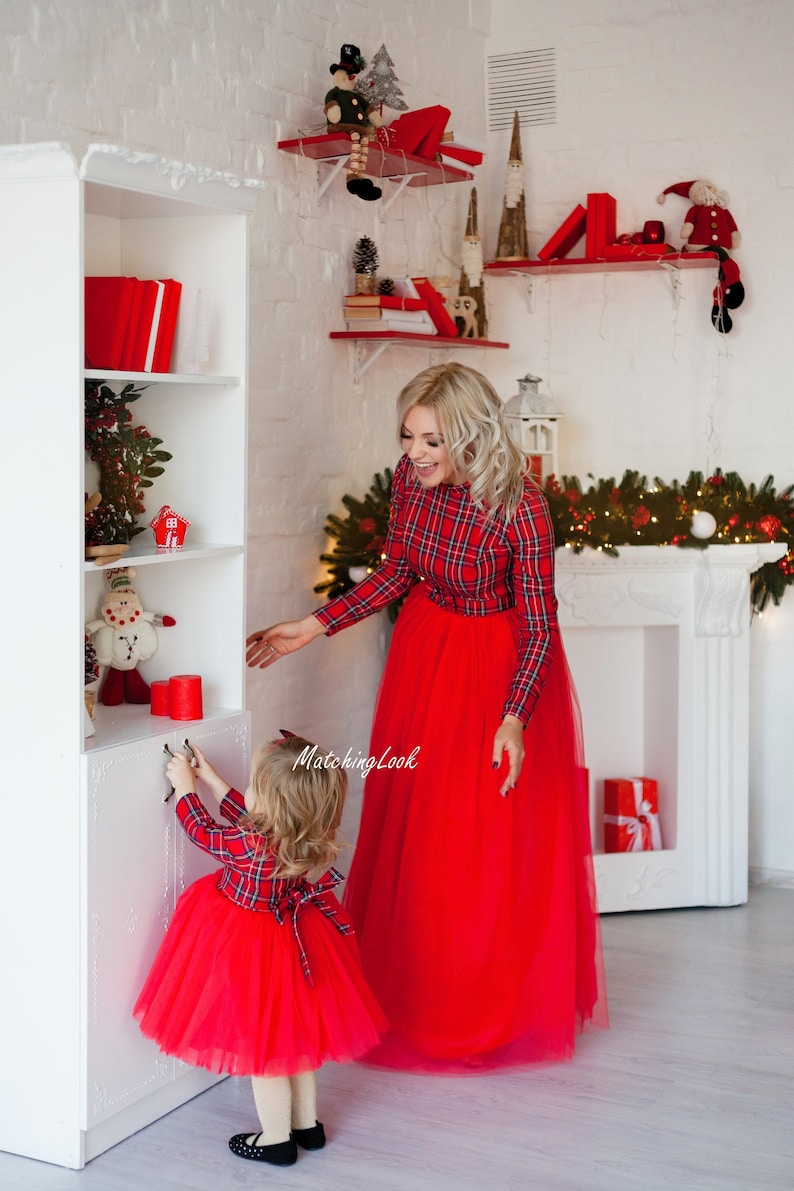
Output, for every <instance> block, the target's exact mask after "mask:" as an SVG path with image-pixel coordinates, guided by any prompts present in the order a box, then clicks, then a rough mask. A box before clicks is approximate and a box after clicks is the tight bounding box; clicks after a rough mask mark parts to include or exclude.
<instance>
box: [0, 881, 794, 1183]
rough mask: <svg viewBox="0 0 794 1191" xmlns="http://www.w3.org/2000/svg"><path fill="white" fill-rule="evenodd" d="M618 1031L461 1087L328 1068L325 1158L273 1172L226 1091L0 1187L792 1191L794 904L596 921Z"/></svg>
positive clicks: (11, 1168)
mask: <svg viewBox="0 0 794 1191" xmlns="http://www.w3.org/2000/svg"><path fill="white" fill-rule="evenodd" d="M603 933H604V944H605V951H606V960H607V978H608V983H609V993H610V1008H611V1014H612V1028H611V1030H610V1031H609V1032H607V1033H598V1034H593V1035H590V1036H588V1037H586V1038H585V1039H584V1041H583V1042H582V1044H581V1046H580V1048H579V1050H578V1051H577V1055H576V1058H575V1059H574V1061H573V1062H572V1063H570V1064H565V1065H562V1066H558V1067H547V1068H543V1069H539V1070H521V1071H513V1072H512V1073H509V1074H504V1073H503V1074H500V1075H491V1076H485V1077H477V1076H473V1077H470V1078H465V1079H438V1078H434V1077H426V1076H408V1075H398V1074H393V1073H385V1072H379V1071H372V1070H368V1069H365V1068H362V1067H358V1066H346V1067H335V1066H330V1067H327V1068H325V1069H324V1070H323V1071H322V1073H321V1076H320V1093H321V1112H320V1117H321V1119H322V1120H323V1121H324V1122H325V1125H326V1129H327V1132H328V1135H329V1145H328V1147H327V1148H326V1149H325V1150H324V1151H322V1152H321V1153H301V1156H300V1158H299V1159H298V1163H297V1165H296V1166H293V1167H291V1168H290V1169H287V1170H278V1169H275V1168H272V1167H262V1166H259V1165H257V1164H255V1163H247V1162H243V1161H241V1160H240V1159H239V1158H235V1157H234V1156H233V1155H232V1154H231V1153H230V1152H229V1150H228V1148H227V1139H228V1137H229V1136H230V1134H232V1133H235V1132H237V1131H239V1130H242V1129H255V1128H256V1121H255V1116H254V1111H253V1102H252V1099H251V1094H250V1085H249V1084H248V1082H247V1081H245V1080H236V1079H229V1080H226V1081H224V1082H223V1083H221V1084H219V1085H217V1086H216V1087H215V1088H213V1089H212V1090H211V1091H209V1092H206V1093H205V1094H204V1095H203V1096H200V1097H198V1098H197V1099H196V1100H194V1101H193V1102H192V1103H190V1104H188V1105H185V1106H184V1107H183V1108H180V1109H178V1110H177V1111H176V1112H173V1113H171V1114H170V1116H168V1117H165V1118H163V1119H162V1120H160V1121H158V1122H156V1123H155V1124H154V1125H150V1126H149V1128H147V1129H144V1130H142V1131H141V1132H140V1133H138V1134H137V1135H136V1136H135V1137H132V1138H130V1139H129V1140H127V1141H125V1142H123V1143H122V1144H120V1145H118V1146H116V1147H115V1148H114V1149H112V1150H109V1151H108V1152H107V1153H105V1154H103V1155H101V1156H100V1157H99V1158H96V1159H95V1160H94V1161H93V1162H91V1163H89V1165H88V1166H87V1167H86V1168H85V1170H83V1171H68V1170H63V1169H61V1168H59V1167H54V1166H48V1165H46V1164H43V1163H39V1162H32V1161H29V1160H26V1159H23V1158H18V1157H15V1156H13V1155H9V1154H0V1187H2V1188H4V1191H73V1189H79V1191H88V1189H91V1191H194V1189H195V1191H227V1189H231V1188H235V1189H236V1188H247V1187H251V1188H266V1187H267V1188H269V1187H283V1188H290V1189H291V1191H326V1189H327V1191H332V1189H334V1188H338V1189H339V1191H558V1189H559V1191H667V1189H672V1188H676V1189H683V1191H697V1189H699V1188H710V1189H714V1191H791V1189H792V1188H794V993H793V992H792V974H793V972H794V964H793V963H792V961H793V960H794V946H793V944H794V892H792V891H791V890H786V889H779V888H769V887H761V888H756V889H753V890H752V892H751V897H750V902H749V904H748V905H747V906H742V907H739V908H735V909H711V910H667V911H660V912H654V913H638V914H622V915H612V916H607V917H605V918H604V919H603Z"/></svg>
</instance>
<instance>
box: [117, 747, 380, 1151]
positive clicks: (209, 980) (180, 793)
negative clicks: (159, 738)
mask: <svg viewBox="0 0 794 1191" xmlns="http://www.w3.org/2000/svg"><path fill="white" fill-rule="evenodd" d="M318 751H319V750H318V749H317V747H316V746H315V745H311V744H310V743H309V742H308V741H306V740H303V739H302V738H300V737H297V736H291V735H290V736H289V737H288V738H287V739H285V740H281V741H272V742H271V743H269V744H267V745H265V746H264V747H263V748H260V749H259V751H258V752H257V753H256V755H255V757H254V760H253V764H252V766H251V780H250V784H249V786H248V789H247V790H246V791H245V794H244V795H242V794H240V793H238V791H237V790H234V789H232V787H231V786H230V785H229V783H228V782H226V781H224V779H223V778H222V777H220V775H219V774H218V773H216V771H215V770H214V769H213V767H212V766H211V765H210V763H209V762H208V761H207V759H206V757H205V756H204V754H203V753H202V752H201V751H200V749H198V748H194V750H193V752H194V753H195V758H196V759H195V762H194V764H193V765H191V763H190V762H189V761H188V759H187V757H186V756H185V754H184V753H176V754H175V755H174V757H173V759H172V760H171V761H169V763H168V767H167V772H168V776H169V777H170V779H171V783H172V785H173V787H174V792H175V801H176V814H177V817H178V819H179V821H180V823H181V825H182V827H183V828H184V830H185V832H186V833H187V835H188V836H189V837H190V839H191V840H192V841H193V843H194V844H195V845H196V846H197V847H199V848H201V849H202V850H203V851H205V852H208V853H209V854H210V855H212V856H215V857H217V858H218V860H220V861H221V863H222V865H223V867H222V869H221V870H220V871H219V872H215V873H211V874H209V875H208V876H206V877H201V878H199V880H197V881H195V882H194V883H193V884H192V885H191V886H189V887H188V889H186V890H185V892H184V893H183V894H182V896H181V897H180V899H179V902H178V903H177V907H176V910H175V912H174V917H173V919H172V921H171V924H170V926H169V927H168V930H167V932H166V935H165V938H164V939H163V941H162V943H161V945H160V949H159V951H158V953H157V956H156V957H155V960H154V963H153V965H152V968H151V971H150V973H149V975H148V977H147V978H146V982H145V984H144V986H143V989H142V991H141V994H140V996H139V998H138V1001H137V1003H136V1005H135V1008H134V1011H133V1012H134V1015H135V1017H136V1018H137V1020H138V1023H139V1025H140V1028H141V1030H142V1031H143V1033H144V1034H145V1035H146V1036H147V1037H148V1038H152V1039H153V1040H154V1041H155V1042H156V1043H157V1044H158V1045H159V1047H160V1049H161V1050H163V1051H164V1052H165V1053H166V1054H170V1055H176V1057H177V1058H179V1059H182V1060H183V1061H184V1062H185V1063H190V1064H192V1065H193V1066H196V1067H206V1068H207V1069H208V1070H209V1071H215V1072H217V1073H218V1074H231V1075H250V1076H251V1077H252V1079H251V1083H252V1087H253V1093H254V1103H255V1105H256V1110H257V1115H258V1117H259V1125H260V1129H259V1131H256V1132H253V1133H238V1134H235V1135H234V1137H232V1138H230V1139H229V1147H230V1149H231V1150H232V1152H233V1153H235V1154H237V1155H238V1156H239V1157H241V1158H250V1159H253V1160H254V1161H259V1162H267V1163H270V1164H271V1165H275V1166H291V1165H292V1164H293V1163H294V1162H295V1160H296V1158H297V1156H298V1146H300V1147H301V1148H302V1149H305V1150H319V1149H322V1148H323V1146H324V1145H325V1131H324V1129H323V1126H322V1124H321V1123H320V1122H319V1121H318V1120H317V1115H316V1107H317V1106H316V1100H317V1095H316V1082H315V1072H316V1070H317V1068H318V1067H320V1066H321V1065H322V1064H323V1063H324V1062H325V1061H326V1060H328V1059H332V1060H334V1061H336V1062H346V1061H349V1060H351V1059H354V1058H356V1057H357V1056H359V1055H361V1054H363V1053H364V1052H366V1051H368V1050H369V1049H370V1048H371V1047H372V1046H373V1045H374V1044H375V1043H376V1042H377V1041H378V1038H379V1036H380V1034H382V1033H383V1032H384V1030H385V1028H386V1022H385V1019H384V1017H383V1014H382V1012H381V1010H380V1008H379V1007H378V1005H377V1002H376V1001H375V998H374V997H373V995H372V993H371V992H370V990H369V988H368V987H367V984H366V982H365V980H364V977H363V975H362V973H361V967H360V962H359V957H358V951H357V948H356V942H355V939H354V936H353V934H352V931H351V927H350V923H349V921H348V919H347V916H346V915H345V914H344V913H343V912H342V910H341V907H340V905H339V903H338V901H337V900H336V896H335V894H334V892H333V890H334V886H335V885H336V884H337V883H338V882H339V881H340V880H341V876H340V874H339V873H338V872H337V871H336V870H335V869H333V868H329V865H330V864H331V863H332V862H333V861H334V859H335V858H336V855H337V852H338V850H339V844H338V843H337V841H336V831H337V828H338V826H339V821H340V818H341V815H342V808H343V805H344V801H345V795H346V792H347V775H346V774H345V772H344V770H343V769H342V768H341V767H340V766H337V765H334V764H333V758H332V756H331V754H329V753H325V754H322V756H323V758H324V759H325V760H327V761H328V762H329V763H328V764H324V765H319V766H318V765H316V764H313V761H314V758H315V757H316V755H317V753H318ZM196 779H199V780H201V781H202V782H203V783H204V785H205V786H206V787H207V788H208V789H209V791H210V792H211V794H212V795H213V796H214V798H215V800H216V802H217V803H218V805H219V807H220V811H221V814H222V815H223V816H224V817H225V818H226V819H228V820H229V822H230V823H231V824H232V826H230V827H222V826H220V825H219V824H218V823H216V822H215V820H214V819H213V818H212V816H211V815H210V814H209V812H208V811H207V810H206V808H205V807H204V804H203V803H202V801H201V799H200V798H199V796H198V794H197V791H196Z"/></svg>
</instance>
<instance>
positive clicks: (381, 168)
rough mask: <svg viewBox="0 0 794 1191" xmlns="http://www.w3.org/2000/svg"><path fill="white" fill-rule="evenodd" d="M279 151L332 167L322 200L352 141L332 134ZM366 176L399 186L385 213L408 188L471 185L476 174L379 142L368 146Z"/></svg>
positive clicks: (292, 142) (309, 138) (281, 143)
mask: <svg viewBox="0 0 794 1191" xmlns="http://www.w3.org/2000/svg"><path fill="white" fill-rule="evenodd" d="M278 148H279V149H281V150H282V151H283V152H284V153H294V154H296V155H297V156H299V157H306V158H308V159H309V160H310V161H316V162H317V163H318V164H322V163H325V164H327V165H329V166H330V169H329V171H328V172H327V173H326V176H325V178H324V179H323V180H322V182H321V183H320V186H319V192H318V197H319V198H322V196H323V195H324V194H325V192H326V190H327V189H328V187H329V186H330V185H331V183H332V182H333V181H334V179H335V178H336V177H337V175H338V174H339V173H340V172H341V170H342V168H343V166H344V164H345V162H346V161H347V159H348V157H349V156H350V137H349V136H347V134H346V133H333V132H330V133H324V134H322V135H321V136H305V137H298V138H297V139H295V140H290V141H279V142H278ZM367 176H368V177H370V178H375V179H377V180H378V181H381V180H383V181H387V182H393V183H394V184H395V185H396V187H397V189H396V191H395V192H393V193H392V194H390V195H389V196H388V198H386V199H385V201H384V203H382V204H381V208H382V209H385V210H387V209H388V208H389V207H390V206H391V204H392V203H393V202H394V200H395V199H396V198H398V197H399V195H400V194H402V192H403V190H404V189H405V187H406V186H439V185H443V184H444V183H446V182H471V181H472V180H473V178H474V174H473V173H471V172H470V171H469V170H465V169H456V168H455V167H454V166H451V165H447V164H446V163H444V162H440V161H431V160H430V158H428V157H415V156H414V155H413V154H412V153H404V152H402V150H397V149H388V148H384V146H383V145H381V144H380V143H379V142H378V141H370V143H369V155H368V157H367Z"/></svg>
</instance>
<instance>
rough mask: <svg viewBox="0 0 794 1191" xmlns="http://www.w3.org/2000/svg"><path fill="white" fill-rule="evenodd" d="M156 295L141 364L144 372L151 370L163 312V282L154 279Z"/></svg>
mask: <svg viewBox="0 0 794 1191" xmlns="http://www.w3.org/2000/svg"><path fill="white" fill-rule="evenodd" d="M155 285H156V286H157V297H156V298H155V300H154V313H153V314H152V326H151V330H150V331H149V344H148V346H147V348H146V362H145V363H144V365H143V371H144V372H151V370H152V364H153V363H154V349H155V347H156V346H157V332H158V331H159V330H160V315H161V314H162V312H163V294H164V293H165V282H164V281H156V282H155Z"/></svg>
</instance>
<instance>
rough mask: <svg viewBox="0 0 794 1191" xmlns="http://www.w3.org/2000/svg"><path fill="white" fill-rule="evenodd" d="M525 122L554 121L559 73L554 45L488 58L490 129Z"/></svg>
mask: <svg viewBox="0 0 794 1191" xmlns="http://www.w3.org/2000/svg"><path fill="white" fill-rule="evenodd" d="M514 112H518V119H519V122H520V123H521V124H554V122H555V120H556V118H557V76H556V61H555V51H554V49H553V47H549V48H547V49H543V50H520V51H517V52H515V53H511V54H494V55H493V56H492V57H489V58H488V129H489V131H490V132H497V131H498V130H499V129H501V128H511V127H512V124H513V114H514Z"/></svg>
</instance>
